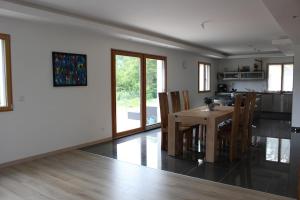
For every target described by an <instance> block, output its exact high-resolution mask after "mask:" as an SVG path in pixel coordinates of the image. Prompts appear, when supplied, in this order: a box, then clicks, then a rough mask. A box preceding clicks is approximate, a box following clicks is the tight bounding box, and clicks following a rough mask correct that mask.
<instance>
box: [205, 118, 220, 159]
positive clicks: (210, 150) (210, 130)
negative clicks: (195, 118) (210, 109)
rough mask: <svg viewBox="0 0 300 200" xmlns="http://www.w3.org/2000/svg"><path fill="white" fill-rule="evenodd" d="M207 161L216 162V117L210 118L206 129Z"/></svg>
mask: <svg viewBox="0 0 300 200" xmlns="http://www.w3.org/2000/svg"><path fill="white" fill-rule="evenodd" d="M206 131H207V132H206V152H205V154H206V156H205V158H206V161H207V162H215V160H216V153H217V131H218V130H217V124H216V119H215V118H209V119H208V123H207V129H206Z"/></svg>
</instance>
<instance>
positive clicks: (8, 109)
mask: <svg viewBox="0 0 300 200" xmlns="http://www.w3.org/2000/svg"><path fill="white" fill-rule="evenodd" d="M13 110H14V109H13V108H9V107H1V108H0V112H11V111H13Z"/></svg>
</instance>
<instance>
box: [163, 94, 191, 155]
mask: <svg viewBox="0 0 300 200" xmlns="http://www.w3.org/2000/svg"><path fill="white" fill-rule="evenodd" d="M158 98H159V107H160V117H161V133H162V136H161V149H162V150H168V115H169V101H168V94H167V93H166V92H161V93H159V94H158ZM178 131H179V139H178V141H176V143H178V145H179V146H181V147H183V134H184V133H186V134H187V135H190V133H191V132H192V129H191V128H190V127H182V126H179V130H178ZM180 150H181V151H182V148H181V149H180Z"/></svg>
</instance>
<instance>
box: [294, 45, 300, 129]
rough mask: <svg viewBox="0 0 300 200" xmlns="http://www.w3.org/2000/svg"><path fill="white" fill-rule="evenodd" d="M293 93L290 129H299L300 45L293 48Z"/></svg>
mask: <svg viewBox="0 0 300 200" xmlns="http://www.w3.org/2000/svg"><path fill="white" fill-rule="evenodd" d="M294 52H295V58H294V62H295V63H294V93H293V111H292V127H300V79H299V77H300V45H296V46H295V47H294Z"/></svg>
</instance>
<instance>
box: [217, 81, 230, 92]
mask: <svg viewBox="0 0 300 200" xmlns="http://www.w3.org/2000/svg"><path fill="white" fill-rule="evenodd" d="M218 92H228V87H227V85H226V84H223V83H222V84H218Z"/></svg>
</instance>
